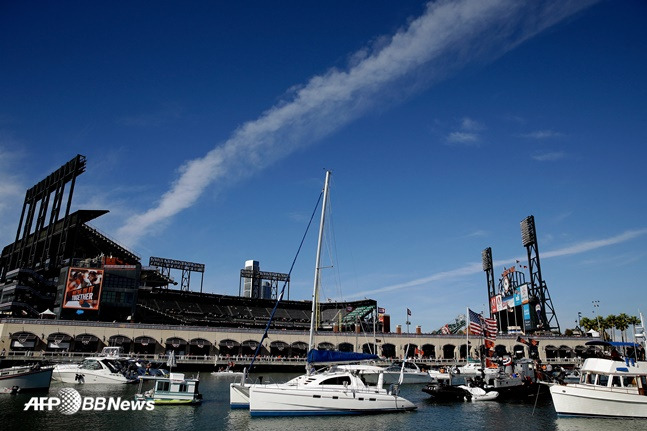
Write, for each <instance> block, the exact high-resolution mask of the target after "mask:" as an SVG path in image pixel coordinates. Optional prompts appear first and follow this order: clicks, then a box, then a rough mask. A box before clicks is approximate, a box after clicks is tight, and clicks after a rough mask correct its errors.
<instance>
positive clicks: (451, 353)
mask: <svg viewBox="0 0 647 431" xmlns="http://www.w3.org/2000/svg"><path fill="white" fill-rule="evenodd" d="M455 352H456V346H454V345H453V344H445V345H444V346H443V359H455Z"/></svg>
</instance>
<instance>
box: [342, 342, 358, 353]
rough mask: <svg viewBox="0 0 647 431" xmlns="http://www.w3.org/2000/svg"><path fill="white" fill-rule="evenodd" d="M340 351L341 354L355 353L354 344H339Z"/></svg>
mask: <svg viewBox="0 0 647 431" xmlns="http://www.w3.org/2000/svg"><path fill="white" fill-rule="evenodd" d="M339 351H340V352H354V351H355V349H354V347H353V345H352V344H350V343H341V344H339Z"/></svg>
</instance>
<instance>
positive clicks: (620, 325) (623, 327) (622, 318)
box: [615, 313, 629, 341]
mask: <svg viewBox="0 0 647 431" xmlns="http://www.w3.org/2000/svg"><path fill="white" fill-rule="evenodd" d="M615 326H616V329H617V330H618V331H620V335H621V337H622V341H626V340H627V332H626V331H627V328H629V316H627V315H626V314H625V313H620V314H618V315H617V316H616V321H615Z"/></svg>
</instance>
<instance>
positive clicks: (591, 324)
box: [580, 317, 598, 331]
mask: <svg viewBox="0 0 647 431" xmlns="http://www.w3.org/2000/svg"><path fill="white" fill-rule="evenodd" d="M580 326H581V327H582V328H584V329H586V330H587V331H590V330H591V329H593V328H596V327H597V326H598V322H596V321H595V320H593V319H589V318H588V317H582V318H580Z"/></svg>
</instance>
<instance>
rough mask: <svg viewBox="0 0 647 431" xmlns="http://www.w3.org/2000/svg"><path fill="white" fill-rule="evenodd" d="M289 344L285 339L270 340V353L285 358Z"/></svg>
mask: <svg viewBox="0 0 647 431" xmlns="http://www.w3.org/2000/svg"><path fill="white" fill-rule="evenodd" d="M289 347H290V345H289V344H288V343H286V342H285V341H272V342H271V343H270V355H272V356H276V357H281V358H285V357H286V356H287V355H288V354H289V353H290V351H289V349H288V348H289Z"/></svg>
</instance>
